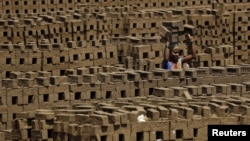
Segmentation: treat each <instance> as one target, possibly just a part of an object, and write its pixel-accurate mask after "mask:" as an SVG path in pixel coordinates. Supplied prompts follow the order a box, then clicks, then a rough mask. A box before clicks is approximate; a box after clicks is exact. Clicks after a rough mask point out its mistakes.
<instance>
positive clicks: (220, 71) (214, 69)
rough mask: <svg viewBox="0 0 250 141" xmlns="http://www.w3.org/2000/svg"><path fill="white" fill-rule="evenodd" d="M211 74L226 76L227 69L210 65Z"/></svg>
mask: <svg viewBox="0 0 250 141" xmlns="http://www.w3.org/2000/svg"><path fill="white" fill-rule="evenodd" d="M210 74H211V75H214V76H225V75H226V69H225V67H218V66H214V67H210Z"/></svg>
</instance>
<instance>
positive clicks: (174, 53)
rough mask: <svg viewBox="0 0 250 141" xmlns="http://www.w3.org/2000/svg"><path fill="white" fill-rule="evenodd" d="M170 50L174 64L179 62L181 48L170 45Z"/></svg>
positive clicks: (176, 45)
mask: <svg viewBox="0 0 250 141" xmlns="http://www.w3.org/2000/svg"><path fill="white" fill-rule="evenodd" d="M169 50H170V59H171V60H172V61H174V62H177V61H178V59H179V56H180V51H181V49H180V47H179V46H178V44H177V43H176V44H170V46H169Z"/></svg>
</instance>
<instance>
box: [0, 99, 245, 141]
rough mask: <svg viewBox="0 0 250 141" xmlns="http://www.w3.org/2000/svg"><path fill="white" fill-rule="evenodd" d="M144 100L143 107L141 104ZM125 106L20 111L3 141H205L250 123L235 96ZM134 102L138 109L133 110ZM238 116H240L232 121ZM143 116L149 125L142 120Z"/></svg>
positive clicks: (122, 103) (121, 103) (117, 102)
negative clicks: (215, 132) (217, 127)
mask: <svg viewBox="0 0 250 141" xmlns="http://www.w3.org/2000/svg"><path fill="white" fill-rule="evenodd" d="M141 100H143V101H144V102H143V103H140V102H141ZM126 101H127V102H125V101H124V100H122V99H117V100H114V101H113V103H112V104H111V103H108V102H104V101H103V102H99V103H98V102H97V103H95V102H89V103H86V104H77V105H75V106H72V109H71V108H70V109H69V108H66V109H56V108H55V109H54V110H42V109H40V110H34V111H30V112H18V113H17V114H16V117H17V118H16V119H15V120H13V124H12V131H2V132H1V133H2V134H3V136H1V139H3V140H25V139H33V140H37V139H45V140H79V139H85V140H100V141H105V140H112V139H118V140H125V141H128V140H136V139H142V138H143V139H145V140H156V139H163V140H177V139H197V140H198V139H199V140H204V139H205V138H206V130H207V125H209V124H247V123H249V118H247V116H248V113H249V110H250V109H249V106H246V105H244V103H246V101H245V100H244V99H242V98H240V97H235V96H234V97H231V98H230V97H228V98H226V99H223V100H222V99H216V98H205V99H199V100H198V99H196V100H195V99H194V100H192V101H185V100H184V99H176V98H175V99H172V98H162V97H161V99H159V98H158V97H154V96H151V97H149V98H148V99H146V98H143V97H141V99H133V100H132V99H127V100H126ZM134 102H137V103H138V105H137V106H135V105H131V104H133V103H134ZM156 102H157V104H155V103H156ZM97 108H98V109H97ZM235 114H237V116H233V115H235ZM141 115H143V116H144V117H146V118H145V119H146V121H144V122H140V121H139V120H138V119H137V118H138V117H139V116H141ZM214 115H216V116H214ZM238 118H240V119H242V120H240V121H239V120H237V119H238ZM205 119H206V122H204V121H203V120H205ZM162 125H165V126H162Z"/></svg>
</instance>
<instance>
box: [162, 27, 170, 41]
mask: <svg viewBox="0 0 250 141" xmlns="http://www.w3.org/2000/svg"><path fill="white" fill-rule="evenodd" d="M159 34H160V36H162V37H164V38H166V39H169V38H170V36H171V31H170V30H169V29H168V28H167V27H165V26H163V25H161V26H160V27H159Z"/></svg>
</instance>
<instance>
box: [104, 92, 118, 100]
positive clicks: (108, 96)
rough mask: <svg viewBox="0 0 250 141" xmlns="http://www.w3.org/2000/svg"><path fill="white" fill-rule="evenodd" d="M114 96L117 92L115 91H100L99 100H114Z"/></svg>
mask: <svg viewBox="0 0 250 141" xmlns="http://www.w3.org/2000/svg"><path fill="white" fill-rule="evenodd" d="M116 96H117V91H115V90H106V91H101V98H103V99H115V98H116Z"/></svg>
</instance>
